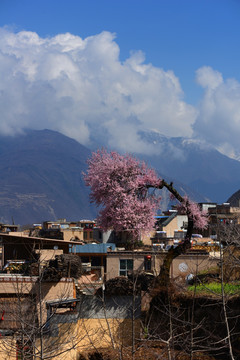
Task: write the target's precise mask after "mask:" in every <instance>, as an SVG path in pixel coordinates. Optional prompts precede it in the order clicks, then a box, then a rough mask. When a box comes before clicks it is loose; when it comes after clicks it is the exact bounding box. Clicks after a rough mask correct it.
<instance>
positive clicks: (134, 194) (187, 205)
mask: <svg viewBox="0 0 240 360" xmlns="http://www.w3.org/2000/svg"><path fill="white" fill-rule="evenodd" d="M84 177H85V182H86V184H87V185H88V186H90V187H91V194H90V197H91V200H92V201H93V202H95V203H96V205H98V206H101V210H100V212H99V217H98V222H99V225H100V226H101V227H102V228H103V229H104V230H107V229H114V230H115V231H116V232H120V231H128V232H130V233H131V234H132V238H133V239H134V238H135V239H138V238H139V235H140V234H141V233H142V232H146V231H150V230H151V229H152V228H153V226H154V223H155V220H154V215H155V214H156V210H157V208H158V207H159V203H160V200H161V199H160V197H159V196H157V195H156V194H155V193H154V191H151V189H152V190H154V189H162V188H163V187H166V188H167V189H168V190H169V192H170V194H171V196H173V197H174V198H176V199H177V200H178V201H179V210H183V211H184V212H185V213H186V214H187V215H188V229H187V234H186V237H185V240H184V241H183V242H182V243H181V244H180V245H179V246H178V247H177V248H175V249H173V247H172V248H171V249H170V250H169V252H168V254H167V256H166V258H165V260H164V263H163V265H162V267H161V270H160V275H161V276H160V277H161V279H162V283H163V284H166V283H167V282H168V279H169V271H170V265H171V262H172V260H173V259H174V258H175V257H177V256H178V255H180V254H182V253H184V252H186V250H187V249H188V248H189V247H190V240H191V235H192V230H193V227H195V228H204V227H205V226H206V225H207V218H206V215H205V214H203V213H202V212H201V211H200V209H199V207H198V205H197V204H195V203H194V202H192V201H190V200H189V199H188V198H187V197H182V196H181V195H180V194H179V193H178V192H177V190H176V189H175V188H174V187H173V185H172V183H170V184H169V183H167V182H166V181H165V180H163V179H160V178H159V177H158V176H157V174H156V172H155V171H154V170H152V169H150V168H148V167H147V166H146V164H145V163H144V162H141V161H139V160H137V159H135V158H134V157H132V156H130V155H120V154H118V153H117V152H110V153H108V152H107V151H106V150H105V149H102V150H98V151H97V152H95V153H93V154H92V157H91V158H90V159H89V160H88V171H87V173H86V174H85V175H84Z"/></svg>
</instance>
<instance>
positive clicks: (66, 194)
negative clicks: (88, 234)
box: [0, 130, 96, 224]
mask: <svg viewBox="0 0 240 360" xmlns="http://www.w3.org/2000/svg"><path fill="white" fill-rule="evenodd" d="M90 154H91V152H90V150H88V149H87V148H85V147H84V146H82V145H81V144H79V143H78V142H77V141H75V140H73V139H70V138H68V137H66V136H64V135H62V134H60V133H58V132H55V131H50V130H41V131H37V130H28V131H26V133H25V134H23V135H19V136H16V137H0V173H1V177H0V221H2V222H9V221H12V219H13V220H14V221H15V223H20V224H24V223H33V222H42V221H44V220H56V219H59V218H66V217H68V218H71V219H73V220H79V219H80V218H86V217H87V218H93V217H95V216H96V209H95V208H94V207H93V206H92V205H91V204H90V203H89V191H88V189H87V188H86V186H85V185H84V181H83V177H82V172H83V171H84V170H86V159H87V158H88V157H89V156H90Z"/></svg>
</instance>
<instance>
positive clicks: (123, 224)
mask: <svg viewBox="0 0 240 360" xmlns="http://www.w3.org/2000/svg"><path fill="white" fill-rule="evenodd" d="M85 182H86V184H87V185H88V186H90V187H91V195H90V196H91V200H92V201H93V202H95V203H96V204H97V205H101V206H102V208H101V210H100V213H99V218H98V221H99V224H100V226H102V228H103V229H104V230H106V229H109V228H114V229H115V230H116V231H123V230H128V231H132V233H133V236H134V237H138V235H139V234H140V232H141V231H150V230H151V229H152V228H153V226H154V215H155V212H156V208H157V206H158V205H159V201H160V198H159V197H157V196H151V195H149V193H148V188H150V187H153V188H157V187H159V184H160V182H161V180H160V179H159V178H158V176H157V175H156V173H155V171H154V170H152V169H149V168H148V167H147V166H146V164H145V163H144V162H140V161H139V160H137V159H135V158H134V157H132V156H130V155H120V154H118V153H117V152H110V153H108V152H107V151H106V150H105V149H102V150H98V151H97V152H95V153H93V154H92V157H91V158H90V159H89V160H88V171H87V174H85Z"/></svg>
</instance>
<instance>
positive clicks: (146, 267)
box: [144, 255, 152, 271]
mask: <svg viewBox="0 0 240 360" xmlns="http://www.w3.org/2000/svg"><path fill="white" fill-rule="evenodd" d="M144 270H145V271H151V270H152V257H151V255H147V256H145V257H144Z"/></svg>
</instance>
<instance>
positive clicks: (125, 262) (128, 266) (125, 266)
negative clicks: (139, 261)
mask: <svg viewBox="0 0 240 360" xmlns="http://www.w3.org/2000/svg"><path fill="white" fill-rule="evenodd" d="M129 270H133V260H130V259H121V260H120V269H119V275H123V276H127V274H128V271H129Z"/></svg>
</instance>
